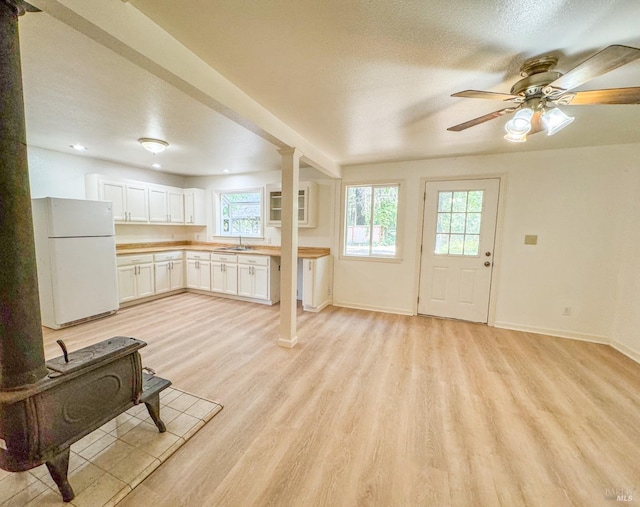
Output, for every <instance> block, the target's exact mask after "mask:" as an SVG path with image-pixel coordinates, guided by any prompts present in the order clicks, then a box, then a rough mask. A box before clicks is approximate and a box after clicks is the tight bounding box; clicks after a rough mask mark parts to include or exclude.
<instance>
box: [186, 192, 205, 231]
mask: <svg viewBox="0 0 640 507" xmlns="http://www.w3.org/2000/svg"><path fill="white" fill-rule="evenodd" d="M183 193H184V223H185V224H189V225H207V218H206V216H205V191H204V190H202V189H201V188H185V189H184V190H183Z"/></svg>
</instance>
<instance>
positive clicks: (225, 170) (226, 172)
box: [222, 169, 231, 174]
mask: <svg viewBox="0 0 640 507" xmlns="http://www.w3.org/2000/svg"><path fill="white" fill-rule="evenodd" d="M222 172H223V173H225V174H229V173H230V172H231V171H229V169H223V170H222Z"/></svg>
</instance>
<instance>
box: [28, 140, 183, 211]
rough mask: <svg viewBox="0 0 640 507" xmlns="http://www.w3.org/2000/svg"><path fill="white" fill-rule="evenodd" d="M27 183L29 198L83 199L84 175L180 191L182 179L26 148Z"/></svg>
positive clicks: (96, 160) (111, 163) (31, 147)
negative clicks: (28, 184) (160, 186)
mask: <svg viewBox="0 0 640 507" xmlns="http://www.w3.org/2000/svg"><path fill="white" fill-rule="evenodd" d="M27 154H28V159H29V179H30V185H31V197H32V198H34V199H35V198H38V197H61V198H66V199H85V198H86V196H85V187H84V177H85V175H86V174H92V173H97V174H104V175H105V176H112V177H114V178H129V179H132V180H139V181H146V182H149V183H158V184H161V185H171V186H175V187H181V188H183V185H184V177H183V176H176V175H175V174H167V173H163V172H160V171H153V170H151V169H140V168H138V167H133V166H127V165H123V164H115V163H113V162H108V161H106V160H99V159H96V158H91V157H90V156H86V155H72V154H67V153H61V152H58V151H52V150H45V149H43V148H36V147H34V146H29V147H28V150H27Z"/></svg>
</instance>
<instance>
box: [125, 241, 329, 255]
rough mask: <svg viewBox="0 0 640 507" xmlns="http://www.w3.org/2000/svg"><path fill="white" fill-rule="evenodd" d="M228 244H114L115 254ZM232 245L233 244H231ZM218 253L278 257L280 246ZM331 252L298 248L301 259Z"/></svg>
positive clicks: (209, 248)
mask: <svg viewBox="0 0 640 507" xmlns="http://www.w3.org/2000/svg"><path fill="white" fill-rule="evenodd" d="M225 246H230V245H229V244H225V243H203V242H198V241H166V242H157V243H129V244H122V245H116V254H117V255H127V254H132V255H137V254H142V253H157V252H166V251H169V250H199V251H202V252H215V251H217V249H219V248H222V247H225ZM231 246H233V245H231ZM219 253H228V254H233V253H239V254H251V255H269V256H271V257H280V247H279V246H270V245H255V246H251V247H250V248H249V250H243V251H239V252H235V251H220V252H219ZM330 254H331V249H329V248H314V247H305V246H301V247H299V248H298V257H300V258H302V259H318V258H320V257H325V256H327V255H330Z"/></svg>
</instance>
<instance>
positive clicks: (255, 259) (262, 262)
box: [238, 255, 269, 266]
mask: <svg viewBox="0 0 640 507" xmlns="http://www.w3.org/2000/svg"><path fill="white" fill-rule="evenodd" d="M238 264H251V265H252V266H268V265H269V257H267V256H266V255H238Z"/></svg>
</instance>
